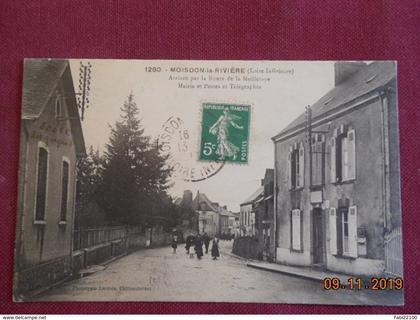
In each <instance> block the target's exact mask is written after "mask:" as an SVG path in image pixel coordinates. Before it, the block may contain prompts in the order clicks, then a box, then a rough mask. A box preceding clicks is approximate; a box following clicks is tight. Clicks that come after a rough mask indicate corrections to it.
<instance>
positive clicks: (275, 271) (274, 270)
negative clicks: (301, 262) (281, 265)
mask: <svg viewBox="0 0 420 320" xmlns="http://www.w3.org/2000/svg"><path fill="white" fill-rule="evenodd" d="M246 266H247V267H250V268H254V269H259V270H264V271H269V272H274V273H280V274H285V275H289V276H294V277H296V278H303V279H308V280H312V281H319V282H322V281H323V280H324V278H318V277H313V276H309V275H306V274H302V273H297V272H296V273H295V272H289V271H283V270H278V269H271V268H267V267H263V266H259V265H256V264H253V263H252V262H248V263H247V264H246Z"/></svg>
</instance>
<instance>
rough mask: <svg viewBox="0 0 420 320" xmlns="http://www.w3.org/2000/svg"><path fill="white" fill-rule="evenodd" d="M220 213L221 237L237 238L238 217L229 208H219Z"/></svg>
mask: <svg viewBox="0 0 420 320" xmlns="http://www.w3.org/2000/svg"><path fill="white" fill-rule="evenodd" d="M219 212H220V219H219V223H220V227H219V230H220V232H219V233H220V235H222V236H223V235H224V236H225V237H234V236H235V227H236V226H235V222H236V220H237V221H239V219H238V217H237V216H236V215H235V214H234V213H233V212H231V211H229V210H228V209H227V206H223V207H219Z"/></svg>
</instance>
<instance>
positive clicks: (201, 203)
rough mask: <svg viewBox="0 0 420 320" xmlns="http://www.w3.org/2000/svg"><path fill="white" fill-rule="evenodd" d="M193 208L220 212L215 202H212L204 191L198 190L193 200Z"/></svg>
mask: <svg viewBox="0 0 420 320" xmlns="http://www.w3.org/2000/svg"><path fill="white" fill-rule="evenodd" d="M193 208H194V210H202V211H213V212H219V210H218V208H216V207H215V206H214V204H213V202H211V201H210V200H209V198H207V196H206V195H205V194H204V193H200V192H197V195H196V196H195V198H194V200H193Z"/></svg>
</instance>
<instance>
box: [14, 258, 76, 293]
mask: <svg viewBox="0 0 420 320" xmlns="http://www.w3.org/2000/svg"><path fill="white" fill-rule="evenodd" d="M70 275H71V257H70V256H64V257H61V258H57V259H54V260H50V261H46V262H43V263H41V264H38V265H35V266H32V267H30V268H27V269H24V270H20V271H18V273H17V275H16V276H17V277H16V279H17V283H16V284H15V286H16V291H15V292H16V293H17V294H18V295H19V294H26V293H28V292H33V291H36V290H40V289H42V288H45V287H48V286H49V285H51V284H54V283H57V282H59V281H61V280H64V279H65V278H67V277H69V276H70ZM15 298H16V299H17V300H19V298H18V297H15Z"/></svg>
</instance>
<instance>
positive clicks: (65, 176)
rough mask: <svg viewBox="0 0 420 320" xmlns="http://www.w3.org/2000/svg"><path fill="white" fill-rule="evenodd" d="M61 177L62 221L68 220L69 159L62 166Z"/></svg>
mask: <svg viewBox="0 0 420 320" xmlns="http://www.w3.org/2000/svg"><path fill="white" fill-rule="evenodd" d="M61 177H62V178H61V210H60V221H66V217H67V204H68V189H69V164H68V162H67V161H63V165H62V168H61Z"/></svg>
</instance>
